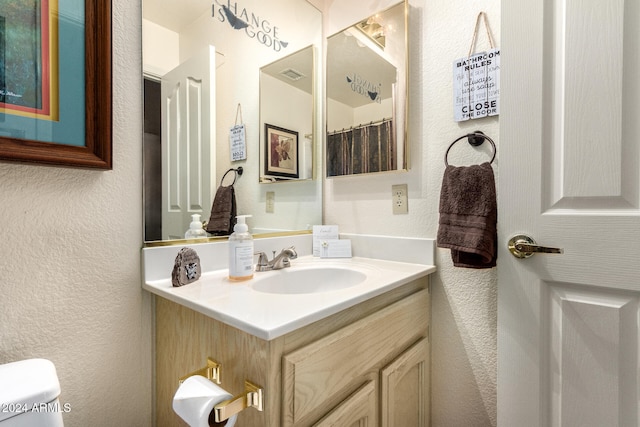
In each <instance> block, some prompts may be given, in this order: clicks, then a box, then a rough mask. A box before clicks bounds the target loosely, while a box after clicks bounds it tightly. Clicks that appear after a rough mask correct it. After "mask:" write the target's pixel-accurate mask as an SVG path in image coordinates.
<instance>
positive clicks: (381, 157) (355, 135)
mask: <svg viewBox="0 0 640 427" xmlns="http://www.w3.org/2000/svg"><path fill="white" fill-rule="evenodd" d="M395 169H396V148H395V144H394V137H393V126H392V123H391V119H387V120H383V121H382V122H379V123H376V124H373V123H372V124H368V125H361V126H357V127H355V128H350V129H344V130H341V131H335V132H330V133H329V134H327V176H340V175H355V174H360V173H370V172H383V171H388V170H395Z"/></svg>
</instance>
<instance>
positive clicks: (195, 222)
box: [184, 214, 207, 239]
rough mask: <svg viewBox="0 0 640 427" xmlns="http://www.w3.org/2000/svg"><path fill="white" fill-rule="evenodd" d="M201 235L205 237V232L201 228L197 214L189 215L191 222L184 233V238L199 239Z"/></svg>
mask: <svg viewBox="0 0 640 427" xmlns="http://www.w3.org/2000/svg"><path fill="white" fill-rule="evenodd" d="M201 237H207V232H206V231H204V229H203V228H202V221H200V215H199V214H193V215H191V224H189V229H188V230H187V232H186V233H184V238H185V239H199V238H201Z"/></svg>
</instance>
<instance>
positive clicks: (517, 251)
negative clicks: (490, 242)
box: [509, 234, 564, 258]
mask: <svg viewBox="0 0 640 427" xmlns="http://www.w3.org/2000/svg"><path fill="white" fill-rule="evenodd" d="M509 252H511V254H512V255H513V256H514V257H516V258H529V257H531V256H533V255H534V254H537V253H544V254H561V253H564V249H562V248H549V247H547V246H540V245H538V244H536V241H535V240H533V239H532V238H531V237H529V236H527V235H525V234H517V235H515V236H513V237H512V238H511V239H509Z"/></svg>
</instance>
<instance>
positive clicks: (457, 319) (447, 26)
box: [324, 0, 500, 427]
mask: <svg viewBox="0 0 640 427" xmlns="http://www.w3.org/2000/svg"><path fill="white" fill-rule="evenodd" d="M326 3H327V6H326V8H325V12H326V13H327V15H326V17H328V18H329V19H330V20H331V22H329V23H326V25H327V26H328V27H329V30H328V32H327V35H330V34H333V32H335V31H337V30H339V29H341V28H344V27H345V26H346V25H348V24H349V23H350V22H351V23H352V22H355V21H356V19H352V20H351V21H348V19H349V18H348V9H349V7H350V6H354V7H355V5H356V2H352V1H350V0H334V1H327V2H326ZM369 3H370V4H371V7H379V8H383V7H384V5H380V3H381V2H379V1H373V0H370V2H369ZM392 3H394V2H392ZM410 5H411V8H410V13H409V26H410V43H411V46H410V57H409V61H410V76H409V93H410V101H409V102H410V107H409V129H408V131H409V141H410V144H411V159H410V164H411V168H410V171H409V172H408V173H391V174H381V175H375V176H366V177H365V176H356V177H340V178H334V179H328V180H326V183H325V212H324V222H325V223H327V224H332V223H333V224H339V225H340V231H343V232H351V233H369V234H382V235H392V236H416V237H435V236H436V233H437V229H438V204H439V195H440V185H441V183H442V174H443V172H444V160H443V159H444V153H445V151H446V149H447V147H448V146H449V144H450V143H451V142H452V141H453V140H455V139H456V138H457V137H459V136H461V135H463V134H465V133H469V132H471V131H474V130H482V131H483V132H485V133H486V134H488V135H489V136H491V137H492V138H493V139H494V140H495V141H496V142H498V141H497V140H498V119H497V118H487V119H481V120H474V121H471V122H462V123H456V122H454V121H453V106H452V92H453V89H452V78H451V76H452V63H453V61H454V60H455V59H456V58H459V57H463V56H466V55H467V53H468V51H469V46H470V43H471V38H472V35H473V30H474V24H475V21H476V16H477V14H478V12H480V11H482V10H484V11H485V12H486V13H487V14H488V17H489V23H490V25H491V27H492V30H493V31H492V32H493V36H494V39H495V40H499V39H500V1H499V0H478V1H475V2H469V1H467V0H429V1H427V0H410ZM341 6H346V7H345V8H344V9H345V10H342V9H341ZM366 6H367V5H366V4H361V3H360V2H358V7H357V8H355V9H357V10H355V11H353V13H364V11H363V9H365V8H366ZM477 48H478V49H477V51H482V50H485V49H488V48H489V45H488V41H487V37H486V32H485V31H484V27H482V28H481V29H480V31H479V39H478V43H477ZM484 145H485V146H487V145H488V144H484ZM485 146H483V147H481V148H480V150H479V151H476V150H475V149H473V148H471V147H470V146H469V145H468V144H464V143H463V142H460V143H458V144H456V146H455V148H454V149H452V151H451V153H450V162H451V163H452V164H457V165H462V164H471V163H474V162H481V161H485V160H488V156H489V155H490V154H487V153H489V151H490V149H489V147H485ZM485 150H486V151H485ZM498 158H499V152H498V157H497V158H496V161H495V162H494V170H495V171H496V175H497V169H498V168H497V166H498ZM496 179H497V176H496ZM402 183H406V184H408V189H409V213H408V215H393V214H392V213H391V186H392V185H393V184H402ZM437 266H438V272H437V273H436V274H435V275H433V276H432V278H433V280H432V284H433V286H432V289H433V294H432V312H433V319H432V324H433V329H432V367H431V372H432V406H431V408H432V424H433V425H434V426H438V427H441V426H488V425H495V424H496V353H497V348H496V310H497V303H496V271H495V269H492V270H466V269H459V268H453V266H452V263H451V259H450V254H449V251H448V250H442V249H439V250H438V251H437Z"/></svg>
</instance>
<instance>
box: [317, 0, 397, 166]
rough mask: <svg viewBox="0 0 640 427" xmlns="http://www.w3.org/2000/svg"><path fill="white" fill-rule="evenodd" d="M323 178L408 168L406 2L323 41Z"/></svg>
mask: <svg viewBox="0 0 640 427" xmlns="http://www.w3.org/2000/svg"><path fill="white" fill-rule="evenodd" d="M326 83H327V147H326V168H327V176H328V177H334V176H342V175H356V174H365V173H374V172H385V171H395V170H401V169H406V168H407V156H406V153H407V152H408V151H407V149H406V135H405V133H406V130H405V117H406V103H407V32H406V3H400V4H398V5H396V6H393V7H391V8H389V9H388V10H385V11H382V12H380V13H377V14H375V15H373V16H370V17H368V18H367V19H365V20H363V21H361V22H358V23H356V24H355V25H353V26H351V27H349V28H347V29H345V30H344V31H341V32H339V33H337V34H335V35H333V36H331V37H329V38H328V40H327V82H326Z"/></svg>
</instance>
